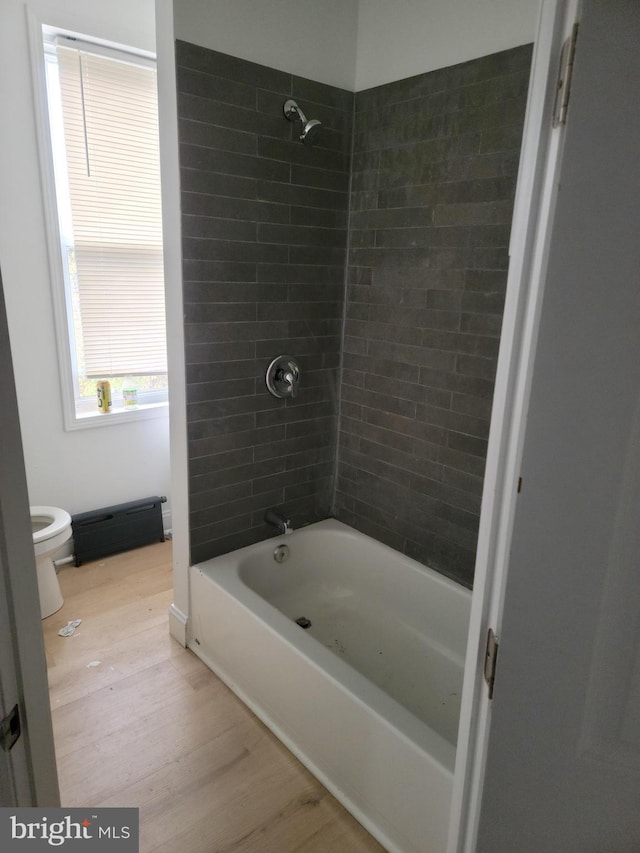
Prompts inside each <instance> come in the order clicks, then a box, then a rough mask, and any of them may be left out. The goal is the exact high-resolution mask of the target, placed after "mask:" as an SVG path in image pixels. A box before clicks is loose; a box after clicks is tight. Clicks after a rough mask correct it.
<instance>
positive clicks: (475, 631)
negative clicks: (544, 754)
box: [447, 0, 579, 853]
mask: <svg viewBox="0 0 640 853" xmlns="http://www.w3.org/2000/svg"><path fill="white" fill-rule="evenodd" d="M578 11H579V0H542V3H541V8H540V18H539V24H538V32H537V36H536V42H535V49H534V55H533V61H532V69H531V79H530V84H529V97H528V103H527V113H526V119H525V127H524V135H523V142H522V148H521V154H520V168H519V173H518V187H517V192H516V199H515V205H514V215H513V223H512V231H511V244H510V251H509V254H510V262H509V275H508V281H507V295H506V301H505V309H504V317H503V325H502V336H501V341H500V354H499V358H498V369H497V373H496V384H495V392H494V399H493V410H492V415H491V433H490V437H489V446H488V452H487V464H486V469H485V479H484V491H483V498H482V511H481V516H480V529H479V535H478V548H477V556H476V570H475V579H474V595H473V599H472V606H471V622H470V627H469V638H468V645H467V658H466V664H465V677H464V686H463V693H462V705H461V712H460V728H459V735H458V746H457V752H456V771H455V776H454V785H453V797H452V808H451V820H450V830H449V843H448V848H447V849H448V853H473V851H474V850H475V847H476V838H477V833H478V825H479V819H480V811H481V804H482V795H483V788H484V773H485V766H486V758H487V751H488V745H489V732H490V727H491V702H490V700H489V698H488V692H487V689H486V684H485V682H484V659H485V651H486V638H487V632H488V629H489V628H492V629H493V630H494V632H495V633H496V635H497V637H498V641H499V639H500V627H501V624H502V611H503V606H504V592H505V586H506V581H507V571H508V562H509V550H510V542H511V534H512V529H513V518H514V510H515V501H516V497H517V488H518V478H519V475H520V460H521V456H522V444H523V439H524V430H525V425H526V418H527V411H528V404H529V395H530V387H531V375H532V368H533V361H534V356H535V349H536V342H537V335H538V325H539V317H540V307H541V303H542V296H543V285H544V277H545V276H544V272H545V269H546V261H547V251H548V235H549V232H550V228H551V224H552V221H553V213H554V208H555V198H556V194H557V172H558V168H559V164H560V158H561V153H562V143H563V140H564V133H563V129H562V128H556V129H553V127H552V112H553V103H554V98H555V92H556V88H557V87H556V81H557V71H558V67H559V60H560V51H561V48H562V44H563V42H564V40H565V39H566V38H567V36H568V35H569V34H570V33H571V30H572V28H573V24H574V23H575V21H576V19H577V16H578Z"/></svg>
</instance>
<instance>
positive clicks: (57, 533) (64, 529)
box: [31, 506, 71, 619]
mask: <svg viewBox="0 0 640 853" xmlns="http://www.w3.org/2000/svg"><path fill="white" fill-rule="evenodd" d="M31 530H32V531H33V548H34V551H35V555H36V569H37V571H38V591H39V593H40V617H41V618H42V619H46V617H47V616H51V614H52V613H55V612H56V610H59V609H60V608H61V607H62V604H63V601H64V599H63V598H62V593H61V592H60V584H59V583H58V576H57V574H56V567H55V566H54V565H53V559H52V557H53V555H54V554H55V553H56V552H57V551H59V550H60V548H61V547H62V546H63V545H64V543H65V542H67V541H68V540H69V539H70V538H71V516H70V515H69V513H68V512H66V510H64V509H59V508H58V507H57V506H32V507H31Z"/></svg>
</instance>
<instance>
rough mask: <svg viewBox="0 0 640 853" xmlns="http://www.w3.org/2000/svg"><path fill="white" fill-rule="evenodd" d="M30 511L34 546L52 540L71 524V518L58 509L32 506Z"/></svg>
mask: <svg viewBox="0 0 640 853" xmlns="http://www.w3.org/2000/svg"><path fill="white" fill-rule="evenodd" d="M30 509H31V525H32V530H33V544H34V545H39V544H40V543H41V542H44V541H45V540H47V539H53V537H54V536H57V535H58V534H59V533H62V532H63V531H65V530H66V528H67V527H68V526H69V525H70V524H71V516H70V515H69V513H68V512H67V511H66V510H64V509H60V507H57V506H32V507H31V508H30Z"/></svg>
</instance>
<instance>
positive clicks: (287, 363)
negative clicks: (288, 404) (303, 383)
mask: <svg viewBox="0 0 640 853" xmlns="http://www.w3.org/2000/svg"><path fill="white" fill-rule="evenodd" d="M265 381H266V384H267V388H268V389H269V391H270V392H271V393H272V394H273V396H274V397H279V398H284V397H291V398H293V397H295V396H296V394H297V391H298V383H299V381H300V367H299V366H298V363H297V362H296V361H295V359H294V358H292V357H291V356H290V355H279V356H278V357H277V358H274V359H273V361H272V362H271V364H270V365H269V367H268V368H267V373H266V376H265Z"/></svg>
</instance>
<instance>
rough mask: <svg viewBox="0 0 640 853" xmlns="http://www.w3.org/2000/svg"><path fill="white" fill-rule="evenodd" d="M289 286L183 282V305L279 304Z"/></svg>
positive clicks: (246, 282) (262, 283) (251, 282)
mask: <svg viewBox="0 0 640 853" xmlns="http://www.w3.org/2000/svg"><path fill="white" fill-rule="evenodd" d="M291 286H292V285H287V284H285V283H280V282H278V283H276V282H255V281H185V282H184V285H183V296H184V302H185V305H186V304H188V303H189V302H195V303H199V304H203V303H206V302H214V303H216V304H219V305H221V304H223V303H225V302H260V301H261V300H263V299H265V300H275V301H280V302H281V301H284V300H285V299H287V296H288V294H289V287H291ZM302 286H304V285H302Z"/></svg>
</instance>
